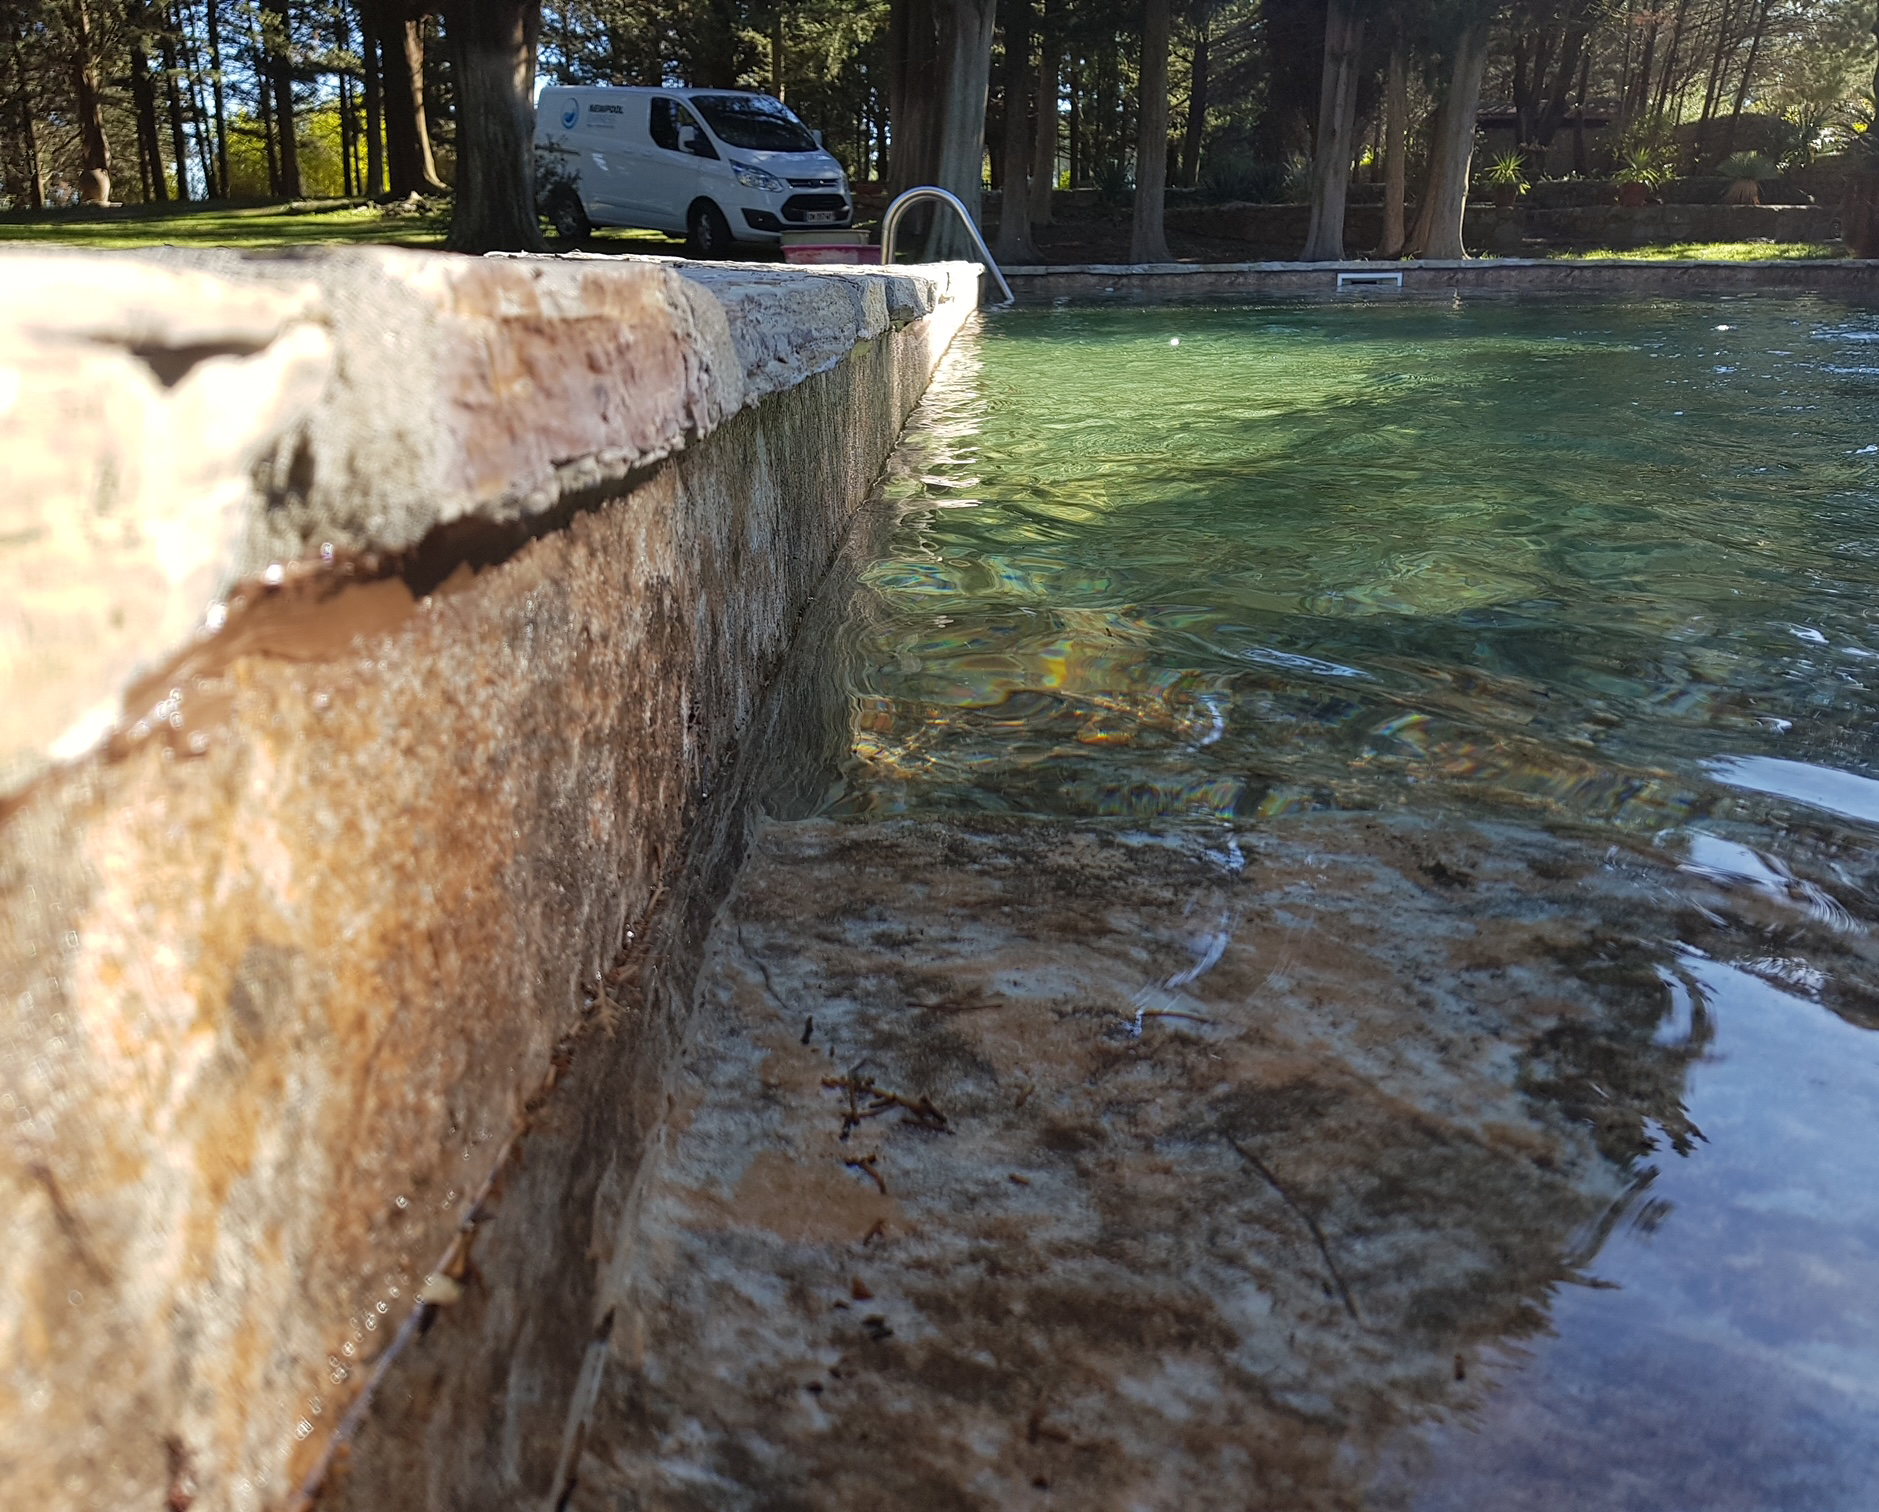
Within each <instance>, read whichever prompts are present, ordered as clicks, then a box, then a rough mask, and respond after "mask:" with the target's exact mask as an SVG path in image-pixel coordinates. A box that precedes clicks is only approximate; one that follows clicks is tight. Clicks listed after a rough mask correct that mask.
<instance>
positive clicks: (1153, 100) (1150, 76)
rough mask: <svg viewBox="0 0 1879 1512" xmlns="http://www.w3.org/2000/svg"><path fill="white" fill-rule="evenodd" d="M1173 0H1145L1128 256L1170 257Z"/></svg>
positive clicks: (1136, 258) (1132, 259) (1140, 258)
mask: <svg viewBox="0 0 1879 1512" xmlns="http://www.w3.org/2000/svg"><path fill="white" fill-rule="evenodd" d="M1171 21H1172V17H1171V15H1170V6H1169V0H1143V3H1142V63H1141V70H1140V73H1139V75H1138V77H1139V78H1140V80H1141V86H1140V93H1139V95H1138V97H1137V102H1136V136H1135V217H1134V222H1133V224H1132V225H1131V226H1130V228H1129V261H1130V262H1132V263H1167V262H1173V261H1174V254H1173V253H1172V252H1170V251H1169V250H1168V232H1167V225H1166V219H1167V202H1168V33H1169V30H1170V23H1171Z"/></svg>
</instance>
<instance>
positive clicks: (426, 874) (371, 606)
mask: <svg viewBox="0 0 1879 1512" xmlns="http://www.w3.org/2000/svg"><path fill="white" fill-rule="evenodd" d="M0 288H4V290H5V296H4V297H5V304H4V305H3V306H0V455H4V456H5V457H6V459H7V470H8V474H9V480H8V481H9V489H8V492H7V496H6V497H5V498H4V500H0V511H3V512H4V528H0V581H3V582H4V586H5V606H6V607H5V609H4V611H3V617H0V637H4V644H5V648H6V657H5V660H4V663H0V691H3V692H4V695H5V698H6V701H7V705H8V707H9V710H10V717H9V720H8V723H7V726H6V730H5V745H4V748H3V749H0V897H4V899H5V908H4V919H5V934H4V937H0V1000H3V1001H4V1007H0V1126H3V1127H4V1128H5V1129H6V1131H7V1132H6V1137H5V1141H4V1143H3V1144H0V1152H3V1154H0V1192H3V1193H4V1195H3V1196H0V1202H4V1204H5V1207H6V1211H7V1212H8V1213H9V1214H10V1215H11V1217H12V1222H11V1224H10V1225H9V1232H8V1240H9V1242H8V1244H7V1246H6V1247H5V1250H4V1259H0V1278H3V1282H4V1284H3V1285H0V1501H4V1503H5V1504H6V1505H9V1506H33V1507H37V1508H46V1509H56V1508H74V1509H76V1508H94V1507H102V1506H127V1507H132V1506H145V1507H153V1508H154V1507H160V1506H164V1505H168V1506H172V1507H179V1506H184V1505H191V1506H194V1507H197V1508H249V1507H253V1508H272V1507H280V1506H285V1505H289V1504H291V1503H293V1502H294V1501H295V1500H296V1498H297V1495H298V1493H297V1490H296V1488H305V1489H307V1490H309V1491H315V1490H320V1489H324V1490H325V1491H326V1493H327V1496H328V1499H329V1500H343V1499H350V1501H351V1502H352V1503H353V1504H356V1505H359V1506H362V1507H363V1506H370V1507H376V1508H390V1507H396V1506H400V1505H425V1504H428V1505H433V1506H439V1507H443V1506H450V1507H464V1506H471V1505H489V1506H514V1505H519V1504H521V1503H522V1502H524V1501H529V1502H531V1503H532V1502H533V1501H534V1499H535V1498H537V1497H543V1496H546V1495H547V1494H548V1488H549V1484H550V1481H551V1479H552V1476H553V1474H554V1469H555V1465H556V1464H557V1462H558V1461H559V1459H560V1458H561V1457H562V1452H563V1449H564V1446H565V1440H566V1439H567V1436H568V1435H569V1433H570V1432H574V1433H578V1417H579V1413H578V1406H579V1393H578V1374H579V1370H580V1366H581V1361H582V1357H583V1352H584V1350H585V1349H586V1346H587V1342H588V1340H589V1339H590V1338H591V1337H592V1336H593V1334H594V1332H595V1330H596V1327H598V1326H604V1323H603V1321H602V1320H596V1319H595V1318H594V1317H593V1316H592V1310H591V1307H590V1305H589V1302H590V1299H591V1297H592V1295H593V1293H594V1290H595V1285H594V1278H595V1273H596V1271H597V1270H598V1268H599V1267H601V1266H602V1265H604V1264H605V1263H606V1259H607V1257H608V1256H609V1255H610V1254H611V1252H612V1249H613V1247H614V1245H615V1244H616V1242H617V1232H618V1230H619V1227H620V1224H621V1215H622V1213H623V1212H624V1211H625V1205H626V1198H627V1194H628V1192H629V1191H630V1189H631V1185H632V1180H633V1176H634V1172H635V1170H636V1168H637V1163H638V1159H639V1153H640V1150H641V1140H642V1139H643V1137H644V1134H645V1131H646V1130H647V1129H648V1128H650V1127H651V1124H652V1122H653V1119H654V1117H655V1116H656V1114H657V1111H658V1105H657V1098H658V1091H657V1088H658V1085H659V1065H660V1063H661V1058H662V1057H663V1056H664V1054H665V1053H666V1051H667V1049H668V1047H669V1045H670V1043H671V1042H672V1039H673V1037H674V1036H675V1035H676V1034H677V1033H678V1032H679V1029H680V1027H681V1026H680V1024H679V1022H678V1021H679V1019H680V1017H681V1013H680V1005H681V1004H682V1003H683V1001H684V1000H685V997H686V994H685V991H684V977H685V972H686V970H687V966H686V962H685V959H684V954H683V950H682V949H678V948H676V947H682V946H683V945H684V943H685V941H686V940H687V939H690V938H693V937H695V935H696V933H697V929H698V920H699V917H700V915H701V914H702V913H703V912H704V911H706V910H707V909H708V902H709V898H708V893H709V889H710V886H711V885H713V882H714V879H721V877H722V875H723V873H724V872H725V870H726V869H727V868H728V866H729V865H731V864H733V862H734V859H735V852H736V848H737V839H738V829H737V814H736V812H735V810H734V809H733V808H732V807H730V806H728V805H727V802H726V798H727V795H729V794H732V793H734V792H735V790H736V788H737V785H738V782H739V777H738V773H739V770H740V768H741V767H742V766H746V765H748V762H747V761H744V760H741V759H740V758H741V757H744V756H748V754H749V751H748V747H749V746H750V745H751V744H752V743H761V742H760V741H759V740H758V739H757V736H756V731H757V729H758V726H757V725H756V724H755V723H754V721H756V720H757V719H758V717H759V713H760V710H761V709H762V707H763V703H762V693H763V689H764V687H765V685H766V683H767V682H768V681H769V680H770V678H771V677H772V675H773V674H774V671H775V669H776V668H777V666H778V665H779V663H780V661H781V659H782V656H783V653H784V651H785V649H786V647H787V645H788V643H789V640H790V638H791V635H792V632H793V628H794V626H795V624H796V622H797V620H798V618H799V616H800V615H801V613H802V611H803V609H804V607H805V605H806V604H807V603H808V602H809V600H810V598H811V597H812V595H813V593H814V591H815V588H816V584H817V583H818V581H819V579H820V578H821V576H822V574H823V572H824V570H825V569H826V567H827V564H828V563H829V561H830V560H831V558H832V557H833V555H834V553H835V550H836V547H837V545H838V543H839V541H840V539H841V537H842V534H843V532H844V530H845V528H846V525H847V522H848V520H849V519H850V518H851V516H852V512H853V510H854V509H855V507H856V506H857V505H858V504H859V502H860V500H861V499H862V498H863V497H864V495H865V493H866V491H867V489H868V487H869V485H870V482H871V480H872V478H873V477H874V475H875V473H876V471H877V469H878V467H879V465H880V463H881V461H882V460H883V459H884V457H885V456H886V454H887V452H888V450H889V449H890V448H891V446H892V444H893V441H894V439H895V437H896V435H897V434H898V431H899V428H900V425H901V422H902V420H903V419H904V417H905V415H906V413H907V412H908V410H909V409H910V408H911V406H912V405H913V403H914V401H915V400H916V399H917V398H918V396H919V394H920V392H921V390H922V389H923V388H924V386H925V383H926V380H927V377H928V374H929V373H930V371H931V368H932V365H933V363H934V362H935V361H936V360H937V357H938V355H939V353H940V352H941V351H942V350H943V349H944V347H945V345H946V344H947V342H948V341H949V340H950V338H951V336H952V334H953V333H954V331H956V330H957V328H958V326H959V325H960V323H961V322H962V321H963V320H964V319H965V318H966V317H967V316H968V314H969V313H970V311H971V309H972V307H973V305H974V303H975V300H976V278H975V274H974V272H973V270H970V269H968V268H964V267H959V266H950V267H942V268H938V269H923V270H920V271H919V272H895V273H882V272H873V273H870V272H862V271H841V272H834V271H814V272H812V271H808V270H802V271H797V270H782V269H777V268H762V269H759V268H738V267H732V266H720V267H711V268H696V269H694V268H690V267H685V268H683V269H681V268H680V267H677V266H674V265H670V264H664V263H660V262H655V261H650V260H649V261H646V262H623V261H620V260H616V259H607V260H605V261H601V260H591V261H590V260H575V259H567V260H534V259H529V260H519V259H518V260H485V261H471V260H465V259H453V258H446V257H440V256H430V255H425V254H418V253H402V252H394V251H389V250H375V251H360V252H352V253H334V254H327V255H319V256H312V257H293V258H284V259H256V258H246V257H241V256H236V255H232V254H222V255H201V254H199V255H195V256H190V255H186V254H171V255H169V256H167V257H163V256H138V257H117V256H102V255H100V256H77V255H58V256H51V255H31V254H24V255H22V254H15V255H9V256H6V257H5V258H4V260H3V261H0ZM484 1230H488V1231H490V1232H489V1234H488V1235H487V1236H485V1234H484V1232H483V1231H484ZM394 1339H395V1340H396V1341H397V1343H396V1345H395V1347H394V1346H391V1344H390V1341H393V1340H394ZM368 1385H372V1386H375V1387H376V1390H377V1398H376V1405H375V1406H374V1407H373V1409H372V1410H371V1411H370V1412H367V1411H364V1410H363V1408H364V1405H365V1403H366V1400H367V1391H366V1388H367V1387H368ZM349 1413H350V1414H351V1416H350V1419H349V1420H348V1421H347V1422H346V1430H345V1433H344V1434H342V1435H340V1437H343V1438H345V1439H349V1440H356V1441H357V1451H356V1452H355V1453H353V1461H354V1463H353V1475H352V1476H351V1478H350V1479H349V1480H344V1483H343V1485H342V1484H340V1482H341V1480H342V1479H343V1478H336V1477H334V1476H332V1475H329V1473H328V1472H329V1471H330V1470H331V1469H332V1468H333V1467H334V1466H335V1464H337V1463H341V1462H343V1460H344V1456H341V1457H340V1460H338V1461H336V1460H335V1458H334V1455H333V1452H332V1451H333V1449H334V1447H335V1443H336V1436H335V1429H336V1428H337V1427H338V1425H340V1423H341V1421H342V1419H347V1417H348V1414H349Z"/></svg>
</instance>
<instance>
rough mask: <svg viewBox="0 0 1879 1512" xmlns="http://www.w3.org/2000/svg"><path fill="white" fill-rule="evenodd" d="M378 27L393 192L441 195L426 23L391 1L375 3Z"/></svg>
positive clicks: (374, 19)
mask: <svg viewBox="0 0 1879 1512" xmlns="http://www.w3.org/2000/svg"><path fill="white" fill-rule="evenodd" d="M372 31H373V34H374V35H375V36H376V37H377V38H378V48H379V55H380V57H381V58H382V59H383V60H384V73H383V76H382V77H383V91H384V106H385V171H386V173H387V175H388V176H389V177H390V180H391V192H392V193H393V194H394V195H396V196H397V197H398V198H400V199H403V198H404V197H405V196H406V195H410V194H441V193H442V192H443V188H444V182H443V180H442V179H440V178H439V177H438V176H437V160H436V158H435V157H433V156H432V154H431V134H430V128H429V126H428V124H427V123H426V121H425V118H424V23H423V22H422V21H420V20H417V19H415V18H412V17H407V16H402V15H399V14H397V13H396V12H394V11H392V10H391V9H389V8H388V7H387V6H385V5H382V4H381V5H379V6H374V7H373V11H372Z"/></svg>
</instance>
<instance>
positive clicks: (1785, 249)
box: [1549, 241, 1846, 262]
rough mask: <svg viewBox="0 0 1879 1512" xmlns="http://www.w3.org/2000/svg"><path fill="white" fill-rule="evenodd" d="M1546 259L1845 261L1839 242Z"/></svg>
mask: <svg viewBox="0 0 1879 1512" xmlns="http://www.w3.org/2000/svg"><path fill="white" fill-rule="evenodd" d="M1549 255H1550V256H1553V257H1560V258H1568V259H1576V260H1581V261H1586V260H1592V261H1600V262H1661V261H1663V260H1665V259H1667V258H1684V259H1695V260H1697V261H1701V262H1763V261H1779V262H1787V261H1791V260H1795V259H1800V258H1830V257H1845V256H1846V248H1845V247H1843V246H1841V245H1840V243H1838V242H1766V241H1745V242H1671V243H1669V244H1668V245H1666V246H1661V247H1626V248H1624V249H1622V250H1617V251H1614V250H1609V249H1595V250H1592V251H1588V252H1554V253H1551V254H1549Z"/></svg>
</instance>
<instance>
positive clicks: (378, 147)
mask: <svg viewBox="0 0 1879 1512" xmlns="http://www.w3.org/2000/svg"><path fill="white" fill-rule="evenodd" d="M359 57H360V61H361V62H362V63H363V64H364V66H365V192H366V193H367V194H368V195H370V196H371V197H372V198H374V199H377V198H378V196H380V195H381V194H383V193H384V192H385V119H384V111H383V109H382V107H381V103H380V102H381V98H382V96H381V91H380V88H379V78H380V73H379V51H378V33H377V32H376V31H374V30H373V29H372V25H371V21H370V20H369V18H367V17H366V16H364V15H361V16H360V17H359Z"/></svg>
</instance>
